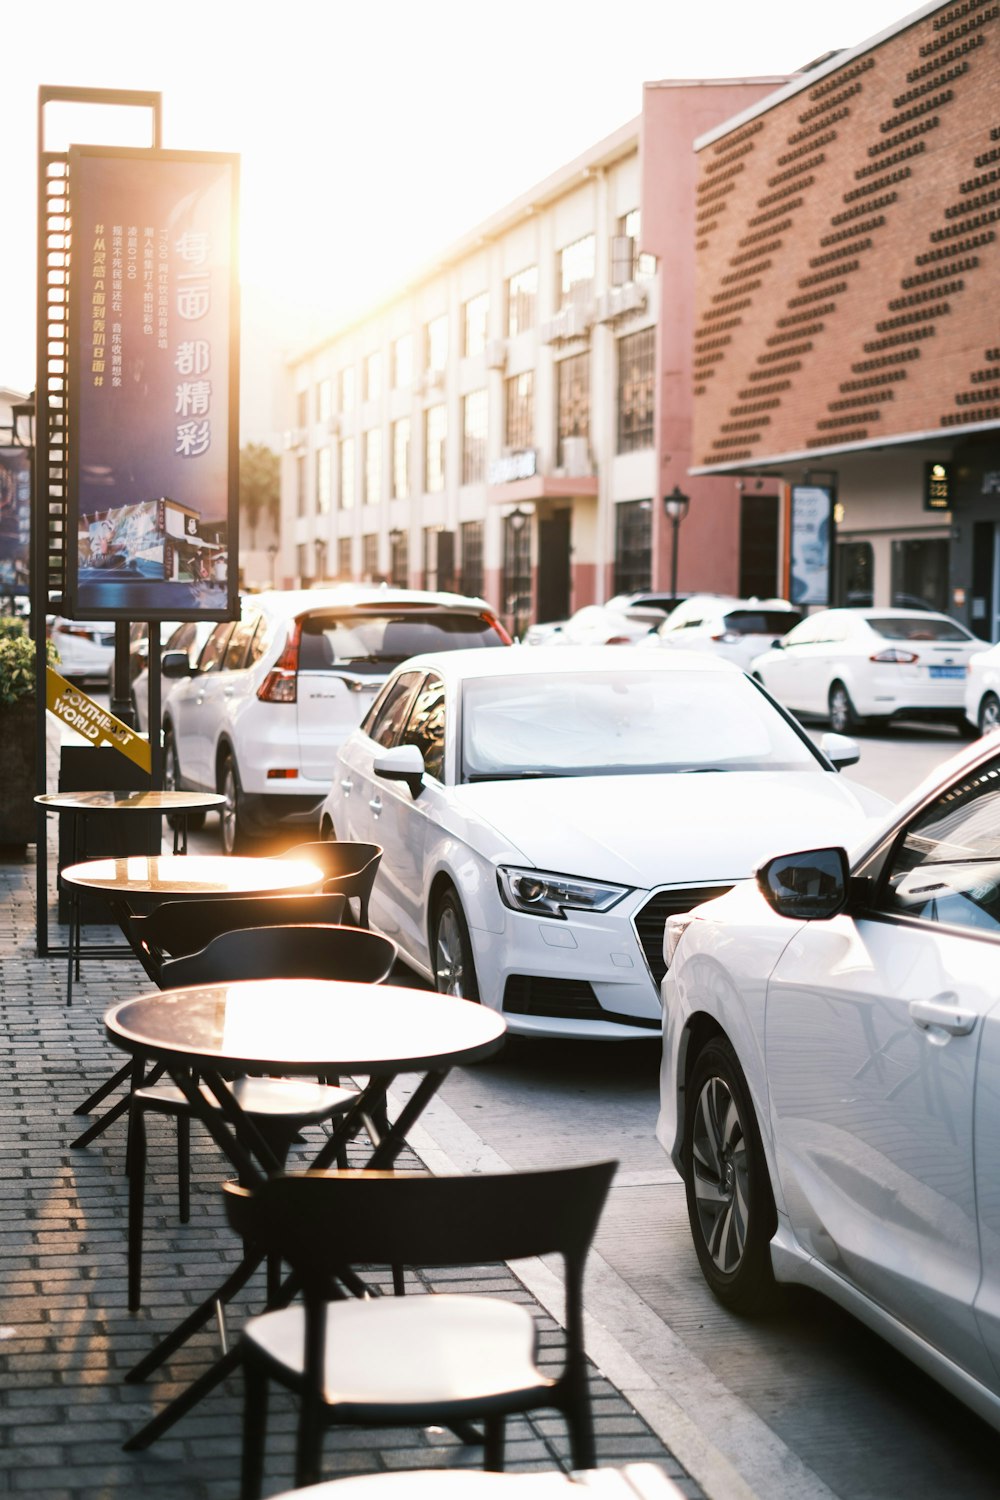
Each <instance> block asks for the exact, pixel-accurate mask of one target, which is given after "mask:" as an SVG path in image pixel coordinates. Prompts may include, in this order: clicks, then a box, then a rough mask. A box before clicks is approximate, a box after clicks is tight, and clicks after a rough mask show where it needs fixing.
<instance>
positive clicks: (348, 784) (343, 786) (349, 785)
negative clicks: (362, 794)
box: [340, 776, 354, 797]
mask: <svg viewBox="0 0 1000 1500" xmlns="http://www.w3.org/2000/svg"><path fill="white" fill-rule="evenodd" d="M340 790H341V791H342V792H343V794H344V796H345V797H349V796H350V795H351V793H352V792H353V791H354V782H353V781H351V779H350V777H346V776H345V777H343V778H342V780H341V783H340Z"/></svg>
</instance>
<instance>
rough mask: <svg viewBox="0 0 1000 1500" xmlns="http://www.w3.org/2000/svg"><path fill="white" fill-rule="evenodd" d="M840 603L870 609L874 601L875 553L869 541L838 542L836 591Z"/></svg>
mask: <svg viewBox="0 0 1000 1500" xmlns="http://www.w3.org/2000/svg"><path fill="white" fill-rule="evenodd" d="M834 597H835V599H836V602H837V603H838V604H840V605H845V604H846V605H853V606H854V607H855V608H858V609H871V607H872V605H873V604H874V603H875V554H874V552H873V551H872V544H871V542H838V543H837V568H836V591H835V595H834Z"/></svg>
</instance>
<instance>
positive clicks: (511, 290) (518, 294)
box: [507, 266, 538, 338]
mask: <svg viewBox="0 0 1000 1500" xmlns="http://www.w3.org/2000/svg"><path fill="white" fill-rule="evenodd" d="M537 297H538V267H537V266H528V267H527V269H526V270H524V271H518V273H517V275H516V276H512V277H511V278H510V280H509V281H508V282H507V337H508V338H515V337H516V336H517V334H519V333H524V332H525V330H526V329H528V328H534V326H535V301H536V299H537Z"/></svg>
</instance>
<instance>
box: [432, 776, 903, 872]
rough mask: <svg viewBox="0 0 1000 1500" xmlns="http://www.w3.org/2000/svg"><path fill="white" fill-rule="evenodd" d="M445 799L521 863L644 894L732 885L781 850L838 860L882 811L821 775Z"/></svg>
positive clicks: (463, 792)
mask: <svg viewBox="0 0 1000 1500" xmlns="http://www.w3.org/2000/svg"><path fill="white" fill-rule="evenodd" d="M455 796H456V803H457V804H459V805H461V806H462V807H463V809H464V811H465V813H466V814H467V815H469V816H471V817H473V818H478V819H481V820H482V821H483V822H485V823H487V824H490V825H492V827H493V829H495V830H496V832H497V833H498V834H500V835H501V842H502V846H508V847H511V848H512V856H513V857H514V858H516V857H517V851H520V855H521V856H522V857H523V859H524V861H525V863H526V864H530V865H533V866H535V867H536V868H537V869H540V870H553V871H558V872H560V873H562V874H567V875H580V876H591V877H593V878H596V879H601V880H610V881H616V882H619V883H621V884H623V885H630V886H638V887H644V888H648V887H652V886H657V885H664V884H672V883H681V882H683V883H684V884H687V883H688V882H697V881H718V880H738V879H741V878H743V877H745V876H748V875H750V874H751V872H752V870H753V868H754V866H755V865H757V864H758V863H759V862H760V861H761V860H762V859H766V858H768V857H769V856H770V855H772V854H780V853H788V852H790V851H792V850H798V849H808V848H810V847H820V846H823V845H828V844H841V845H844V846H845V847H846V848H848V849H850V848H851V847H852V845H854V844H856V843H858V842H859V841H860V840H861V839H862V838H863V837H864V835H865V833H866V831H867V825H868V824H869V822H870V821H871V820H873V819H878V821H882V819H883V818H884V814H885V812H886V810H887V809H888V808H889V807H890V806H891V803H889V802H888V801H887V800H886V799H885V798H884V797H881V796H880V795H879V794H878V793H877V792H871V791H869V790H868V789H867V788H865V787H861V786H858V785H855V784H852V783H851V782H848V781H845V780H843V779H842V778H841V777H840V776H839V775H837V774H836V773H835V772H823V771H815V772H809V771H804V772H787V771H785V772H782V771H774V772H771V771H755V772H746V771H743V772H740V771H728V772H720V771H706V772H701V773H698V774H696V775H676V774H667V775H649V776H567V777H561V778H553V779H539V780H533V779H530V778H528V779H525V780H517V781H490V782H478V783H475V784H473V785H469V786H462V787H458V788H456V794H455ZM489 843H490V844H491V845H492V846H493V848H496V845H493V841H492V839H491V840H489Z"/></svg>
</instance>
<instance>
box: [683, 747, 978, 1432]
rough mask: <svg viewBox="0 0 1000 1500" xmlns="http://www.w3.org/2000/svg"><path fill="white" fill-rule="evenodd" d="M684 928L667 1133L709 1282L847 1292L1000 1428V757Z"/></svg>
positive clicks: (763, 1295)
mask: <svg viewBox="0 0 1000 1500" xmlns="http://www.w3.org/2000/svg"><path fill="white" fill-rule="evenodd" d="M788 847H789V848H797V849H799V850H802V851H804V852H801V853H793V854H785V855H779V856H777V857H772V858H770V859H769V860H768V861H766V862H765V863H764V864H763V865H762V867H761V869H760V870H759V872H758V876H757V880H756V882H754V881H748V882H745V883H744V884H743V885H742V886H741V887H739V888H738V889H734V890H732V891H731V892H729V894H727V895H725V896H723V897H721V898H720V899H718V900H715V901H710V902H709V903H707V904H706V905H704V906H701V907H699V908H698V909H697V910H695V911H692V912H689V913H687V914H685V915H684V916H683V917H678V918H674V919H672V920H671V921H670V922H668V928H667V934H666V942H665V947H666V952H667V954H668V955H669V957H670V970H669V973H668V974H667V976H666V979H665V981H664V984H663V1067H662V1076H661V1111H660V1118H659V1124H658V1128H657V1134H658V1136H659V1139H660V1141H661V1143H662V1144H663V1146H664V1148H665V1149H666V1150H667V1151H668V1152H669V1154H670V1156H671V1157H672V1159H673V1161H674V1163H675V1164H676V1166H677V1168H678V1170H679V1171H680V1172H681V1174H682V1175H683V1177H684V1180H685V1184H686V1189H687V1203H688V1216H689V1219H690V1224H691V1232H692V1236H693V1239H694V1244H695V1248H696V1250H697V1254H698V1259H699V1261H700V1263H701V1267H702V1271H703V1273H704V1275H705V1278H706V1280H707V1282H708V1284H709V1285H710V1287H711V1288H712V1289H713V1291H714V1292H715V1293H716V1295H717V1296H718V1297H719V1298H720V1299H721V1300H722V1301H723V1302H725V1303H726V1304H728V1305H730V1306H732V1307H734V1308H736V1309H738V1310H741V1311H744V1312H750V1311H755V1310H760V1309H761V1308H763V1307H766V1305H767V1304H768V1302H769V1301H770V1300H771V1299H772V1296H773V1293H774V1283H775V1282H776V1281H779V1282H800V1283H802V1284H804V1285H806V1286H810V1287H813V1288H815V1289H816V1290H818V1291H820V1292H823V1293H825V1294H826V1295H828V1296H829V1297H831V1298H833V1299H834V1300H835V1301H836V1302H838V1303H839V1304H840V1305H841V1306H843V1307H844V1308H846V1309H847V1310H848V1311H849V1312H851V1313H853V1314H854V1315H855V1316H857V1317H858V1318H860V1319H861V1320H862V1321H863V1322H865V1323H867V1324H868V1325H869V1326H870V1327H871V1328H873V1329H874V1330H875V1331H876V1332H878V1333H880V1334H881V1335H883V1336H884V1337H885V1338H887V1339H888V1340H889V1341H890V1342H891V1343H892V1344H894V1345H895V1346H896V1348H898V1349H900V1350H902V1351H903V1353H905V1354H907V1355H909V1356H910V1357H911V1358H912V1359H913V1360H915V1361H916V1363H917V1364H918V1365H920V1366H921V1367H922V1368H923V1369H924V1370H926V1371H927V1372H929V1373H930V1374H931V1375H933V1376H935V1377H936V1378H937V1379H938V1380H940V1381H941V1382H942V1383H943V1384H944V1385H945V1386H947V1387H948V1389H949V1390H951V1391H952V1392H953V1393H954V1394H955V1395H957V1396H958V1397H959V1398H960V1399H961V1400H963V1401H965V1402H967V1403H968V1404H969V1405H970V1406H971V1407H972V1408H973V1409H974V1410H975V1411H977V1412H978V1413H979V1414H980V1416H982V1417H984V1418H985V1419H986V1420H987V1421H988V1422H990V1423H992V1424H993V1425H994V1426H995V1427H998V1428H1000V1185H998V1184H1000V1179H998V1175H997V1165H996V1164H997V1160H998V1158H1000V985H998V982H997V975H998V973H1000V746H998V744H997V741H996V739H995V738H994V737H993V736H990V737H989V738H987V739H984V740H979V741H978V742H977V743H976V744H975V745H972V746H969V747H966V748H965V749H964V750H963V751H960V752H959V754H958V755H956V756H954V757H953V758H952V759H951V760H950V761H948V762H947V763H946V764H945V766H944V767H942V768H940V770H939V771H938V772H936V773H935V774H934V776H932V777H930V778H928V780H927V781H925V782H924V783H923V785H922V786H921V787H919V788H917V790H916V791H915V792H914V793H913V794H912V795H911V796H910V797H909V798H907V799H906V800H905V801H904V802H903V803H901V804H900V805H899V807H898V809H896V810H894V811H893V813H892V814H891V815H890V816H889V817H888V818H887V819H885V820H884V821H883V822H882V823H881V824H880V826H879V827H878V828H877V830H875V831H872V832H869V833H868V834H867V835H866V836H865V837H863V838H862V839H861V840H860V841H859V842H858V844H857V846H856V849H855V852H854V854H853V856H850V857H849V856H848V854H847V852H846V851H845V849H844V848H843V847H840V846H839V841H838V845H837V846H834V847H819V846H818V844H816V843H815V842H814V841H810V840H808V839H799V840H798V842H797V843H794V844H789V846H788Z"/></svg>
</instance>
